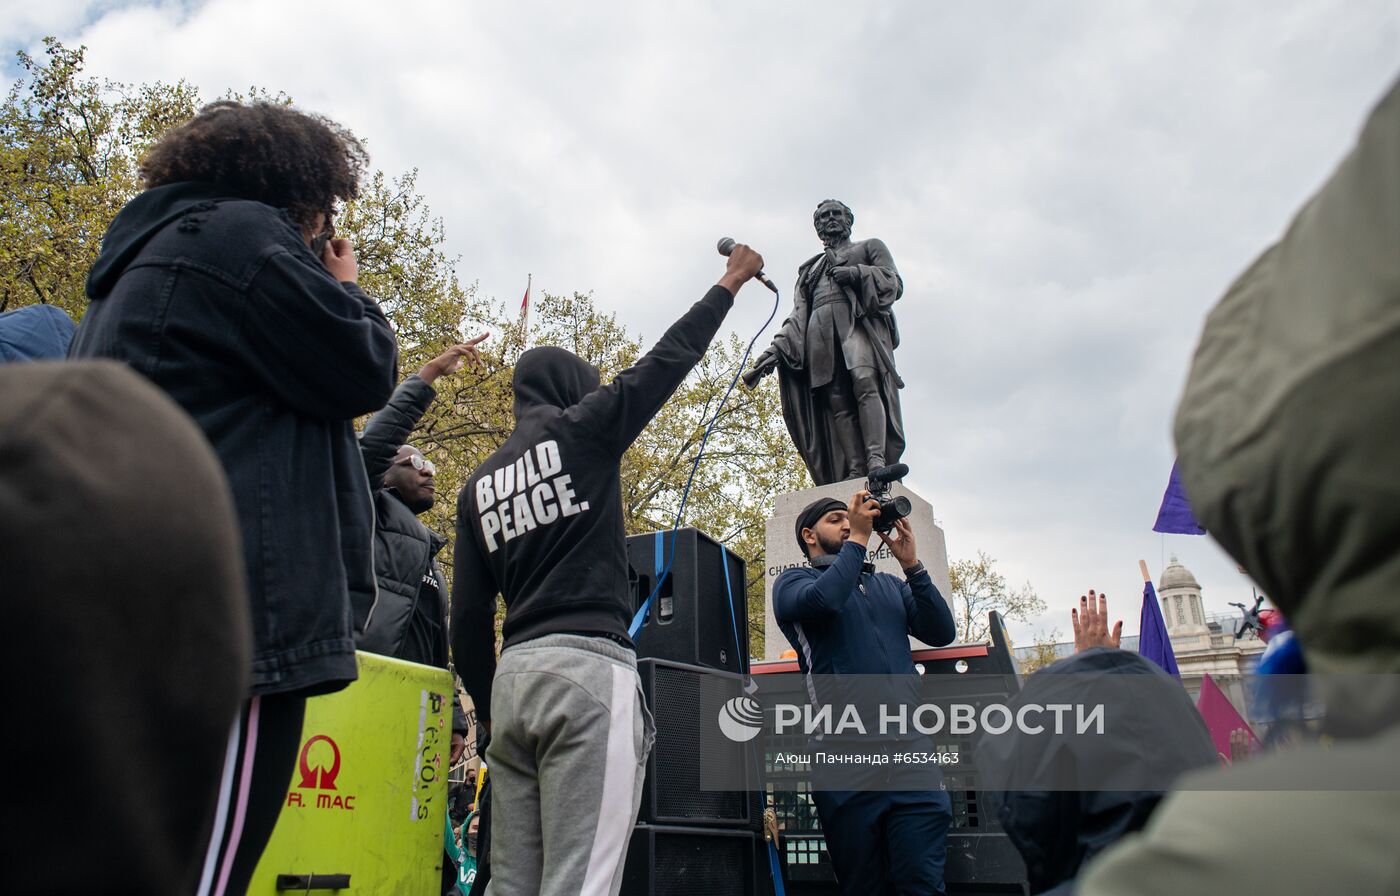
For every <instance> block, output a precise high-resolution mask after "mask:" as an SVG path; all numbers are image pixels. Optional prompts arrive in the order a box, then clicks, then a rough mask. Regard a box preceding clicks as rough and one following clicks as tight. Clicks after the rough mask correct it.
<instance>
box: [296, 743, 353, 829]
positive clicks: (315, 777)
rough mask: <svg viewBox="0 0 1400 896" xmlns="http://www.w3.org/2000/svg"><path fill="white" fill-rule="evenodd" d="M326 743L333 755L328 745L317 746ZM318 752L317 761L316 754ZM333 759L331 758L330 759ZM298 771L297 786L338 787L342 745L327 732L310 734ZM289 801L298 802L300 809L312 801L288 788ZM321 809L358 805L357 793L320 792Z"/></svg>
mask: <svg viewBox="0 0 1400 896" xmlns="http://www.w3.org/2000/svg"><path fill="white" fill-rule="evenodd" d="M319 743H325V744H326V747H329V748H330V750H329V752H330V755H329V757H328V756H327V755H326V753H327V750H326V748H325V747H323V748H321V749H319V750H313V748H314V747H315V746H316V745H317V744H319ZM313 752H314V753H315V761H313V758H312V754H313ZM327 759H329V761H327ZM297 771H298V773H299V774H300V775H301V780H300V782H299V783H298V784H297V785H296V786H297V790H335V789H337V788H336V786H335V779H336V777H337V776H339V775H340V745H339V744H337V743H336V742H335V741H334V740H332V739H331V738H329V737H327V736H326V735H324V734H317V735H316V736H314V737H311V738H308V739H307V741H306V743H304V744H302V747H301V755H300V756H299V757H298V758H297ZM287 805H288V806H295V807H297V808H298V809H300V808H302V807H303V806H307V807H308V808H309V805H308V804H306V803H304V802H303V800H302V796H301V794H300V793H297V791H296V790H292V791H288V793H287ZM315 806H316V808H317V809H349V810H352V811H353V810H354V808H355V797H354V795H350V796H343V795H341V794H339V793H337V794H335V795H334V796H332V795H331V794H329V793H318V794H316V803H315Z"/></svg>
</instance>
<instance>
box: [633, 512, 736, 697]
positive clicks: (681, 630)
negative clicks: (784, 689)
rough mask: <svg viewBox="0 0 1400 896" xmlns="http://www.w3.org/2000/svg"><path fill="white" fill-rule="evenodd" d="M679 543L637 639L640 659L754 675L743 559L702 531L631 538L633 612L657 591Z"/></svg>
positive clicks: (662, 533)
mask: <svg viewBox="0 0 1400 896" xmlns="http://www.w3.org/2000/svg"><path fill="white" fill-rule="evenodd" d="M673 544H674V550H675V556H674V558H673V559H671V571H670V573H669V574H668V575H667V576H666V578H665V580H663V581H662V582H661V588H660V590H659V591H657V594H656V600H655V601H654V602H653V603H652V608H651V617H650V619H649V620H648V621H647V624H646V625H645V626H643V627H642V631H641V633H640V634H639V635H638V636H637V658H638V659H642V658H646V657H654V658H655V659H660V660H671V661H673V662H677V663H691V664H694V665H699V666H708V667H710V668H711V669H722V670H724V671H725V672H737V673H744V672H748V670H749V616H748V601H747V600H746V598H745V590H744V586H745V582H746V580H745V578H744V561H743V560H741V559H740V558H739V556H738V555H737V554H734V553H732V552H730V551H729V550H728V549H726V548H725V547H724V546H723V545H722V544H720V543H719V542H717V541H715V540H714V539H713V538H710V537H709V536H708V535H706V534H705V533H703V532H701V531H700V530H698V529H694V528H689V527H687V528H685V529H677V530H676V531H675V532H674V533H672V532H670V531H666V532H652V533H649V534H647V535H633V536H632V537H630V538H628V539H627V562H628V563H629V564H630V565H631V567H632V571H633V572H634V573H635V574H636V577H637V578H636V585H635V590H634V598H633V609H634V610H635V609H637V608H638V607H640V606H641V605H642V602H643V601H645V600H646V599H647V597H648V596H649V595H650V594H651V592H652V590H653V589H655V588H656V582H657V580H658V579H660V578H661V573H662V571H663V570H664V569H665V568H666V562H667V560H668V558H670V557H671V551H672V545H673Z"/></svg>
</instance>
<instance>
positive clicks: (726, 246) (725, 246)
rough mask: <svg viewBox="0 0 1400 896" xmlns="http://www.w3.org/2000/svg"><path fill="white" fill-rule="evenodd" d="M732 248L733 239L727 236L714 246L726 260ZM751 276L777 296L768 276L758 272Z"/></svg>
mask: <svg viewBox="0 0 1400 896" xmlns="http://www.w3.org/2000/svg"><path fill="white" fill-rule="evenodd" d="M734 246H735V243H734V238H733V237H728V236H727V237H724V238H723V239H721V240H720V241H719V243H718V244H717V245H716V246H715V248H716V249H718V250H719V254H721V255H723V256H724V257H725V258H728V257H729V253H730V252H733V251H734ZM753 276H754V279H755V280H757V281H758V282H759V283H762V284H763V285H764V286H766V287H768V288H769V289H771V290H773V293H774V295H776V294H777V292H778V287H776V286H774V285H773V281H772V280H769V279H768V275H767V274H765V273H763V272H762V271H759V272H758V273H757V274H754V275H753Z"/></svg>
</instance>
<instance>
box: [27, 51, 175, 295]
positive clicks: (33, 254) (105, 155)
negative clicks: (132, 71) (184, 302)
mask: <svg viewBox="0 0 1400 896" xmlns="http://www.w3.org/2000/svg"><path fill="white" fill-rule="evenodd" d="M18 56H19V66H20V70H21V75H20V77H19V78H18V79H17V80H16V81H15V83H14V85H13V86H12V87H11V88H10V92H9V94H8V95H7V96H6V97H5V104H4V107H3V108H0V203H3V211H0V311H6V310H11V309H14V308H18V307H20V306H22V305H32V304H35V303H38V302H48V303H52V304H54V305H57V306H58V307H60V308H62V309H63V310H64V311H66V312H68V314H69V315H70V316H71V317H73V318H74V319H77V318H78V317H80V316H82V312H83V310H84V308H85V307H86V305H87V301H86V299H85V298H84V296H83V284H84V281H85V279H86V278H87V272H88V269H89V268H91V267H92V263H93V261H94V260H96V258H97V251H98V248H99V246H100V245H101V238H102V234H103V232H104V231H105V230H106V229H107V225H108V223H109V222H111V220H112V218H113V216H115V215H116V213H117V211H118V210H119V209H121V207H122V206H123V205H124V204H125V203H126V201H127V200H128V199H130V198H131V197H132V196H134V195H135V194H136V192H137V191H138V190H139V188H140V187H139V183H138V179H137V174H136V166H137V162H138V161H139V160H140V158H141V155H142V154H143V153H144V152H145V150H146V148H147V147H149V146H150V144H151V143H152V142H154V140H155V139H156V137H158V136H159V135H160V134H162V133H164V132H165V131H166V130H167V129H168V128H170V127H171V126H173V125H175V124H178V123H180V122H182V121H185V120H187V119H188V118H189V117H190V116H191V115H193V114H194V110H195V107H196V103H197V97H196V94H195V90H194V88H193V87H191V86H190V85H188V84H186V83H184V82H180V83H179V84H175V85H163V84H157V85H154V86H143V87H137V88H131V87H127V86H126V85H122V84H117V83H114V82H111V81H99V80H97V79H94V78H86V77H83V75H82V68H83V50H82V49H81V48H79V49H77V50H69V49H67V48H65V47H64V46H63V45H62V44H60V43H59V42H58V41H56V40H54V39H53V38H47V39H46V40H45V41H44V57H43V58H39V59H35V58H33V57H31V56H29V55H28V54H27V53H23V52H21V53H19V54H18Z"/></svg>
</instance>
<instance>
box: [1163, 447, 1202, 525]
mask: <svg viewBox="0 0 1400 896" xmlns="http://www.w3.org/2000/svg"><path fill="white" fill-rule="evenodd" d="M1152 531H1153V532H1165V533H1167V534H1168V535H1204V534H1206V530H1205V529H1203V528H1201V524H1200V523H1198V522H1196V515H1195V514H1194V513H1192V512H1191V502H1190V501H1187V500H1186V491H1185V489H1183V488H1182V487H1181V477H1180V476H1178V475H1177V472H1176V462H1175V461H1173V462H1172V475H1171V477H1170V478H1169V479H1167V491H1166V493H1165V494H1163V495H1162V507H1161V509H1159V510H1158V511H1157V522H1156V523H1154V524H1153V526H1152Z"/></svg>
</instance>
